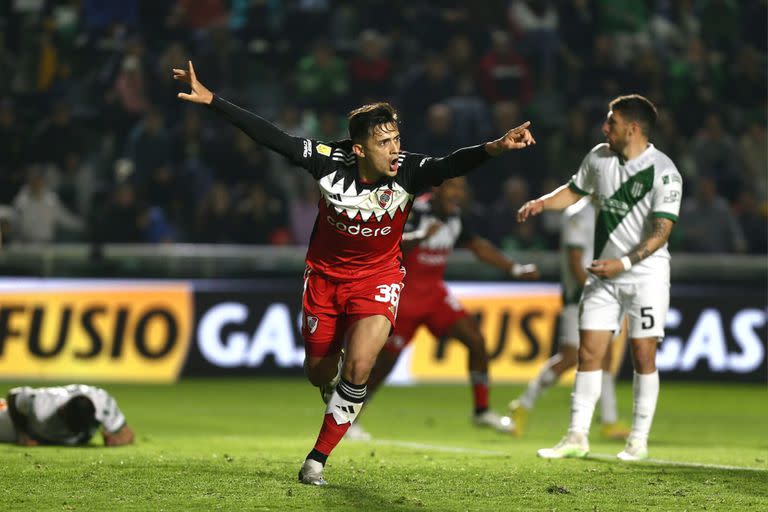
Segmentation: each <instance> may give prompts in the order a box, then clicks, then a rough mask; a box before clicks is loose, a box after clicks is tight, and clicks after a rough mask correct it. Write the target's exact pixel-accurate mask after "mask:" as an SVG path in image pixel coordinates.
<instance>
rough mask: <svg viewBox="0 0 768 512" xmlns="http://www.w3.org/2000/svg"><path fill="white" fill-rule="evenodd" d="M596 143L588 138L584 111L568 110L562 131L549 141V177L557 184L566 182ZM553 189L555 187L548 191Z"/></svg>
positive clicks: (588, 133)
mask: <svg viewBox="0 0 768 512" xmlns="http://www.w3.org/2000/svg"><path fill="white" fill-rule="evenodd" d="M597 142H598V141H597V140H593V139H592V137H591V136H590V132H589V129H588V127H587V117H586V116H585V115H584V111H583V110H582V109H580V108H574V109H572V110H570V111H569V112H568V115H567V117H566V121H565V125H564V126H563V129H562V130H560V131H558V132H557V133H555V134H554V135H553V136H552V138H551V139H550V140H549V147H548V150H547V167H548V168H549V177H551V178H554V179H555V180H556V181H558V182H559V183H565V182H566V181H568V180H569V179H570V178H571V176H573V175H574V174H575V173H576V171H577V170H578V169H579V166H580V165H581V161H582V160H583V159H584V156H585V155H586V152H587V151H588V150H589V148H591V147H594V146H595V144H596V143H597ZM558 186H559V185H558ZM555 188H557V186H556V187H554V188H551V189H549V190H554V189H555Z"/></svg>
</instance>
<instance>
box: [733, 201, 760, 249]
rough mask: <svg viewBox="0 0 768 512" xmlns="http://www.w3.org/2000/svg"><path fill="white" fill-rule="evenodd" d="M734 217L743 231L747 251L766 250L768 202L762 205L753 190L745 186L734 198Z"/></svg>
mask: <svg viewBox="0 0 768 512" xmlns="http://www.w3.org/2000/svg"><path fill="white" fill-rule="evenodd" d="M735 211H736V219H737V220H738V223H739V226H740V227H741V230H742V232H743V233H744V238H745V240H746V243H747V251H749V252H750V253H751V254H766V253H767V252H768V203H766V202H765V200H764V201H763V203H762V206H761V205H760V203H759V202H758V201H757V198H756V197H755V193H754V191H752V190H751V189H749V188H745V189H743V190H742V191H741V194H739V197H738V199H737V200H736V207H735Z"/></svg>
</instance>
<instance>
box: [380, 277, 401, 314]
mask: <svg viewBox="0 0 768 512" xmlns="http://www.w3.org/2000/svg"><path fill="white" fill-rule="evenodd" d="M376 289H377V290H379V293H378V294H376V295H374V296H373V300H375V301H376V302H388V303H389V304H392V305H393V306H395V308H397V304H398V303H399V302H400V291H401V290H402V289H403V285H402V284H400V283H393V284H380V285H378V286H377V287H376Z"/></svg>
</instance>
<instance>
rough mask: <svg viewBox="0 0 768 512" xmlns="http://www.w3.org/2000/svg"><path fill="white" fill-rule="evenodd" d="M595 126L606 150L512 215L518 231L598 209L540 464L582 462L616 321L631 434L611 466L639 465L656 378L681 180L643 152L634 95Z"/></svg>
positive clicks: (648, 148) (644, 120)
mask: <svg viewBox="0 0 768 512" xmlns="http://www.w3.org/2000/svg"><path fill="white" fill-rule="evenodd" d="M609 106H610V110H609V112H608V116H607V118H606V121H605V123H604V124H603V133H604V134H605V136H606V139H607V143H603V144H599V145H597V146H595V148H593V149H592V151H590V152H589V154H588V155H587V156H586V157H585V158H584V161H583V162H582V164H581V167H579V170H578V171H577V172H576V174H574V175H573V177H572V178H571V180H570V182H569V183H568V184H566V185H563V186H561V187H559V188H557V189H555V190H554V191H552V192H550V193H549V194H546V195H544V196H542V197H540V198H538V199H534V200H532V201H528V202H527V203H525V204H524V205H523V206H522V207H521V208H520V210H519V211H518V221H519V222H524V221H525V220H526V219H527V218H528V217H529V216H531V215H538V214H540V213H541V212H542V211H544V210H562V209H564V208H566V207H568V206H570V205H572V204H573V203H575V202H576V201H578V200H579V199H580V198H581V197H582V196H585V195H591V196H592V197H593V198H594V200H595V201H596V203H597V209H598V210H597V221H596V224H595V243H594V255H595V257H596V258H597V259H595V260H594V261H593V262H592V263H591V264H590V266H589V267H588V268H587V270H588V271H589V273H590V275H589V277H588V278H587V281H586V283H585V284H584V292H583V294H582V298H581V304H580V313H579V329H580V332H579V334H580V343H579V363H578V369H577V372H576V381H575V383H574V390H573V395H572V403H571V423H570V427H569V428H568V433H567V434H566V435H565V437H563V439H562V440H561V441H560V442H559V443H558V444H557V445H555V446H554V447H553V448H545V449H541V450H539V451H538V454H539V456H540V457H545V458H561V457H585V456H586V455H587V454H588V452H589V443H588V440H587V436H588V433H589V427H590V423H591V422H592V414H593V413H594V410H595V403H596V402H597V400H598V398H599V397H600V389H601V385H602V379H603V377H602V375H603V371H602V369H601V363H602V360H603V357H604V355H605V352H606V350H607V349H608V345H609V343H610V341H611V337H612V336H613V332H614V331H616V330H617V329H618V328H619V320H620V319H621V317H622V314H623V313H626V314H627V316H628V320H629V321H628V334H629V338H630V343H631V347H632V360H633V363H634V367H635V376H634V411H633V421H632V430H631V432H630V435H629V438H628V439H627V444H626V446H625V448H624V450H623V451H622V452H620V453H619V454H618V457H619V458H620V459H622V460H639V459H643V458H646V457H648V433H649V432H650V429H651V423H652V421H653V414H654V412H655V410H656V399H657V398H658V395H659V374H658V372H657V370H656V348H657V344H658V343H659V341H660V340H661V339H662V338H663V336H664V323H665V319H666V315H667V309H668V308H669V259H670V256H669V251H668V250H667V240H668V239H669V235H670V233H671V231H672V227H673V225H674V222H676V221H677V215H678V213H679V211H680V200H681V196H682V186H683V183H682V179H681V177H680V173H679V172H678V171H677V169H676V168H675V164H674V163H672V160H670V159H669V157H667V156H666V155H665V154H664V153H662V152H661V151H659V150H658V149H656V148H655V147H654V146H653V144H650V143H649V142H648V139H649V135H650V133H651V130H652V129H653V126H654V124H655V122H656V117H657V113H656V107H655V106H654V105H653V103H651V102H650V101H649V100H648V99H646V98H644V97H643V96H639V95H636V94H632V95H628V96H619V97H618V98H616V99H614V100H613V101H611V103H610V105H609Z"/></svg>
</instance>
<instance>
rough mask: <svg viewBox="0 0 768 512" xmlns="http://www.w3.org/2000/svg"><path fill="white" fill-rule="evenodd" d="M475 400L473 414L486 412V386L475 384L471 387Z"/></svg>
mask: <svg viewBox="0 0 768 512" xmlns="http://www.w3.org/2000/svg"><path fill="white" fill-rule="evenodd" d="M472 391H473V394H474V399H475V412H476V413H478V412H484V411H487V410H488V384H485V383H477V384H474V385H473V386H472Z"/></svg>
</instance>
